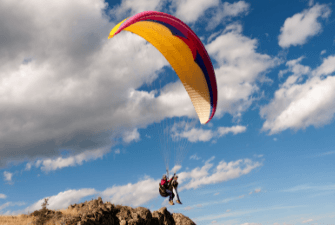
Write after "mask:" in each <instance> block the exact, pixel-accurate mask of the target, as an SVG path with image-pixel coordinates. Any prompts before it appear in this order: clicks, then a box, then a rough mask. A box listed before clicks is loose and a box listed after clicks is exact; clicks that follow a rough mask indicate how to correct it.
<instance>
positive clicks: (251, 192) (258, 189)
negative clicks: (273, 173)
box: [249, 188, 261, 195]
mask: <svg viewBox="0 0 335 225" xmlns="http://www.w3.org/2000/svg"><path fill="white" fill-rule="evenodd" d="M259 192H261V189H260V188H257V189H255V190H254V191H250V192H249V195H251V194H253V193H259Z"/></svg>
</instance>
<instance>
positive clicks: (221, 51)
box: [206, 23, 279, 118]
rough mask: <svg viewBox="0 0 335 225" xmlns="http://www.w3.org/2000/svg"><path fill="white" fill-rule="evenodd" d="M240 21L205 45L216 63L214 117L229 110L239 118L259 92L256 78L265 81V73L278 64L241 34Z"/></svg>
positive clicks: (254, 40) (277, 61)
mask: <svg viewBox="0 0 335 225" xmlns="http://www.w3.org/2000/svg"><path fill="white" fill-rule="evenodd" d="M241 32H242V26H241V25H240V24H236V23H235V24H231V25H229V26H227V27H226V30H225V31H224V32H223V33H222V34H221V35H219V36H218V37H216V38H215V39H214V40H213V41H212V42H211V43H210V44H208V45H206V49H207V50H208V53H209V54H210V55H211V57H213V58H214V59H215V61H216V62H217V63H218V68H216V69H215V74H216V79H217V86H218V90H221V91H219V93H218V108H217V111H216V116H217V117H220V116H222V115H223V114H224V113H230V114H232V115H233V116H234V117H237V118H239V117H240V116H241V113H242V112H243V111H245V110H247V109H248V108H249V106H250V105H251V104H252V102H253V101H254V100H255V97H254V95H255V94H256V93H257V92H258V91H259V86H258V84H257V81H260V82H261V83H264V82H268V81H269V79H268V78H266V77H265V75H264V74H265V73H266V72H267V71H268V70H269V69H271V68H272V67H274V66H276V65H277V64H278V63H279V60H278V59H277V58H271V57H270V56H269V55H266V54H260V53H257V52H256V48H257V40H256V39H250V38H248V37H245V36H243V35H242V34H241Z"/></svg>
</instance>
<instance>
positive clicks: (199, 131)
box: [171, 123, 247, 159]
mask: <svg viewBox="0 0 335 225" xmlns="http://www.w3.org/2000/svg"><path fill="white" fill-rule="evenodd" d="M181 124H184V123H181ZM179 127H180V124H174V126H173V127H172V129H171V132H172V136H173V138H174V139H178V140H179V139H180V138H186V139H187V140H188V141H190V142H200V141H201V142H207V141H210V140H212V139H216V138H220V137H222V136H224V135H226V134H228V133H233V134H234V135H236V134H239V133H243V132H245V131H246V129H247V128H246V127H245V126H239V125H237V126H233V127H218V128H217V129H216V130H208V129H203V128H195V127H192V126H184V127H183V129H184V130H181V129H178V128H179ZM191 159H197V158H196V156H191Z"/></svg>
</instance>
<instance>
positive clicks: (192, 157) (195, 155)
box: [190, 154, 201, 160]
mask: <svg viewBox="0 0 335 225" xmlns="http://www.w3.org/2000/svg"><path fill="white" fill-rule="evenodd" d="M190 159H195V160H199V159H201V158H200V157H198V156H197V154H194V155H191V156H190Z"/></svg>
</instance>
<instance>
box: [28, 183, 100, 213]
mask: <svg viewBox="0 0 335 225" xmlns="http://www.w3.org/2000/svg"><path fill="white" fill-rule="evenodd" d="M97 193H98V192H97V191H96V190H95V189H89V188H84V189H80V190H67V191H63V192H60V193H58V194H57V195H53V196H50V197H45V198H48V199H49V201H48V203H49V205H48V209H52V210H58V209H65V208H67V207H68V206H69V205H71V204H74V203H78V202H79V201H80V200H81V199H82V198H85V197H88V196H92V195H95V194H97ZM43 202H44V198H43V199H40V200H39V201H37V202H36V203H34V204H33V205H31V206H29V207H27V208H25V209H24V210H23V211H22V213H27V212H33V211H35V210H39V209H41V205H42V203H43Z"/></svg>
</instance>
